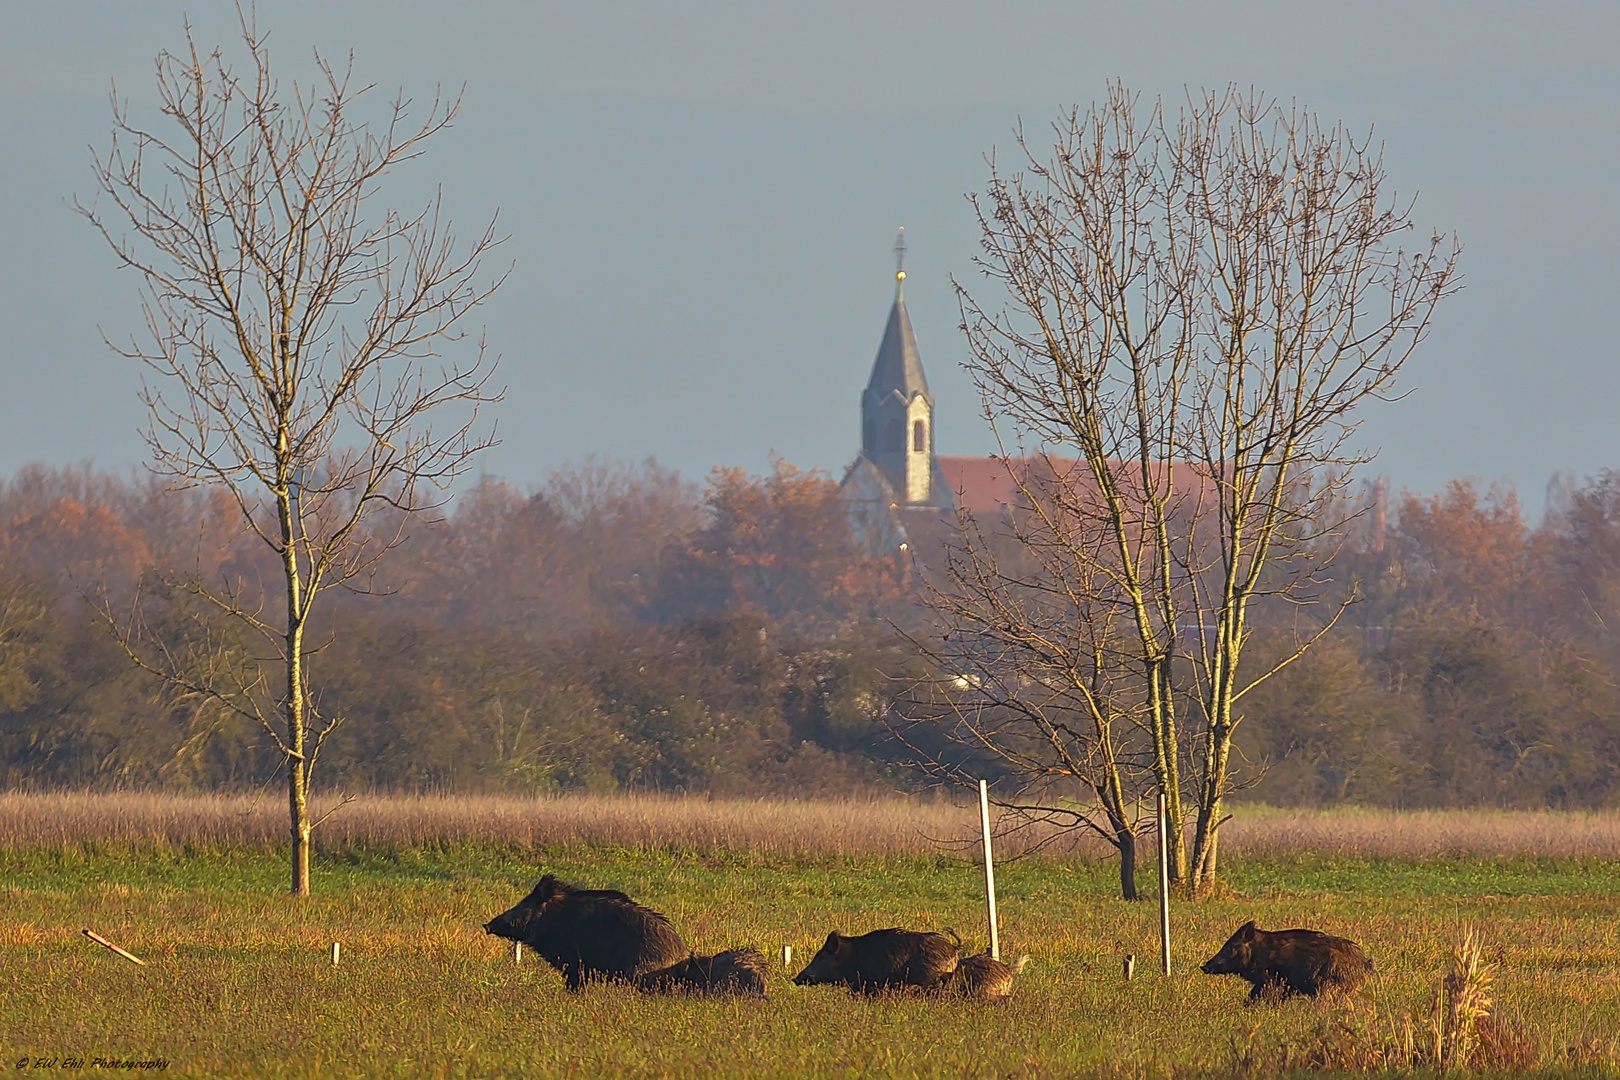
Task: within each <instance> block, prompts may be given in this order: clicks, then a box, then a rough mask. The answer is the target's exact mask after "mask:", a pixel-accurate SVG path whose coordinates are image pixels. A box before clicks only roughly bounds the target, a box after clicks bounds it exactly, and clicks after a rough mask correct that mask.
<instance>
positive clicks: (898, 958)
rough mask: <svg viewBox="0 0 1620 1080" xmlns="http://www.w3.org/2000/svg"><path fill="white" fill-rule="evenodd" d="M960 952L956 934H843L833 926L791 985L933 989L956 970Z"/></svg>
mask: <svg viewBox="0 0 1620 1080" xmlns="http://www.w3.org/2000/svg"><path fill="white" fill-rule="evenodd" d="M953 939H955V940H953ZM961 955H962V942H961V939H959V938H957V937H956V935H955V934H952V935H951V936H950V937H946V936H945V935H944V934H934V933H926V932H923V931H917V930H901V929H899V928H898V927H893V928H890V929H888V930H873V931H872V932H871V933H870V934H861V935H860V936H858V937H847V936H845V935H843V934H840V933H839V932H838V931H836V930H834V931H833V932H832V933H830V934H828V935H827V941H826V943H825V944H824V945H822V946H821V951H820V952H818V953H816V955H815V958H814V959H812V960H811V961H810V963H809V964H807V965H805V968H804V970H803V971H801V972H799V973H798V974H797V975H795V976H794V977H793V984H794V985H795V986H826V985H828V984H840V985H843V986H847V987H849V988H850V989H851V990H855V991H858V992H860V993H863V994H875V993H879V992H881V991H884V990H899V989H903V988H907V987H920V988H922V989H924V990H934V989H937V988H938V987H939V985H940V983H941V982H943V981H944V980H945V977H946V976H947V975H949V974H950V973H951V972H953V971H955V970H956V962H957V959H958V958H959V957H960V956H961Z"/></svg>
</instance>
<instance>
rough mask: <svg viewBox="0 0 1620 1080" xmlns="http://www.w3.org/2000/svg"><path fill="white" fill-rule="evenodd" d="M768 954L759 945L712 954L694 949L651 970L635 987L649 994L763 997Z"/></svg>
mask: <svg viewBox="0 0 1620 1080" xmlns="http://www.w3.org/2000/svg"><path fill="white" fill-rule="evenodd" d="M766 970H767V968H766V962H765V956H764V954H762V953H761V952H760V951H759V950H758V949H727V950H726V951H725V952H723V953H716V954H715V955H713V956H699V955H697V954H696V953H693V954H692V955H691V956H689V957H687V958H686V959H685V960H682V961H681V962H680V963H678V964H671V965H670V966H669V967H666V968H659V969H658V970H657V971H649V972H647V973H646V974H645V975H642V976H640V977H639V978H637V979H636V988H637V989H639V990H644V991H646V992H647V993H649V994H672V993H673V994H704V995H707V996H709V997H764V996H765V973H766Z"/></svg>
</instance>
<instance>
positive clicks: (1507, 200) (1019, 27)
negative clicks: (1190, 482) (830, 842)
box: [0, 0, 1620, 515]
mask: <svg viewBox="0 0 1620 1080" xmlns="http://www.w3.org/2000/svg"><path fill="white" fill-rule="evenodd" d="M235 10H236V9H235V7H234V6H233V5H231V4H221V3H213V2H209V3H197V2H193V3H190V4H179V3H169V2H156V0H152V2H145V0H124V2H120V3H116V4H114V3H107V2H97V3H86V2H75V0H52V2H49V3H47V2H43V0H41V2H33V3H17V2H12V0H0V376H3V379H4V381H3V383H0V477H3V476H9V475H11V474H13V473H14V472H15V471H16V470H17V469H19V468H21V467H22V466H24V465H25V464H27V463H30V462H43V463H45V464H48V465H70V464H78V463H83V462H91V463H93V464H94V465H95V466H97V467H101V468H107V469H112V470H115V471H125V472H127V471H129V470H133V469H136V468H138V467H140V465H141V463H142V462H143V461H144V460H145V447H144V445H143V444H142V442H141V439H140V437H139V429H140V427H141V425H142V419H143V412H142V407H141V405H140V403H139V400H138V397H137V394H138V391H139V388H140V384H141V372H140V371H139V369H137V368H136V367H134V366H133V365H132V364H131V363H130V362H129V361H126V360H123V359H120V358H119V357H117V356H116V355H114V354H113V353H111V352H110V351H109V350H108V348H107V346H106V345H105V344H104V342H103V334H105V335H106V336H108V337H112V338H119V337H127V336H128V335H129V334H131V333H133V332H135V331H137V330H138V329H139V306H138V293H137V285H138V283H137V281H136V280H135V278H134V277H133V275H132V274H131V273H129V272H128V271H120V270H118V269H117V267H116V265H115V264H114V261H113V259H112V257H111V254H110V252H109V251H108V249H107V248H106V246H105V245H104V243H103V242H102V241H101V240H100V239H99V238H98V237H97V236H96V235H95V234H94V233H93V232H92V231H91V229H90V228H89V226H88V225H87V224H86V223H85V222H84V221H83V220H81V219H80V218H78V217H77V216H75V214H74V213H73V212H72V210H71V208H70V203H71V201H72V199H73V197H74V196H75V195H77V196H78V197H79V198H81V199H88V198H91V197H93V196H94V194H95V189H94V182H93V180H92V177H91V174H90V151H91V148H92V147H95V148H105V147H106V146H107V144H108V141H109V133H110V110H109V101H108V95H109V90H110V88H111V87H113V86H116V90H117V93H118V95H119V97H120V98H122V99H126V100H128V101H129V103H130V105H131V107H132V108H134V109H136V110H137V111H138V110H140V109H142V108H149V107H151V105H152V104H153V102H154V101H155V91H154V88H153V77H152V76H153V58H154V57H155V56H156V54H157V53H158V52H159V51H160V50H162V49H165V48H170V49H174V48H178V47H180V45H181V44H182V42H183V34H182V28H183V23H184V20H185V19H187V18H189V19H190V21H191V23H192V25H193V27H194V32H195V34H196V36H197V38H198V40H199V41H200V42H203V43H209V44H212V43H218V44H220V45H223V46H225V48H226V52H227V55H228V56H229V55H235V56H238V57H240V56H241V48H240V43H239V41H238V40H237V35H236V14H235ZM257 13H258V20H259V24H260V26H261V27H262V28H264V29H268V30H269V31H270V33H271V38H270V43H271V50H272V58H273V63H274V64H275V65H276V67H277V69H278V71H280V72H283V73H285V74H286V77H288V78H289V79H290V78H295V77H296V78H302V77H304V76H305V74H307V72H308V70H309V57H310V55H311V50H312V49H319V50H321V51H322V52H323V53H325V54H326V55H328V56H335V57H343V56H346V55H347V54H348V53H350V52H351V51H352V53H353V56H354V63H355V68H356V71H357V74H358V75H359V76H360V77H361V78H363V79H364V80H366V81H368V82H375V83H377V84H378V86H379V89H380V90H382V91H385V92H390V93H391V92H393V91H394V90H396V89H399V88H403V89H404V91H405V92H406V93H407V94H408V95H410V96H412V97H413V98H415V99H417V100H422V99H424V98H427V97H430V96H431V95H432V93H433V92H434V90H435V88H436V87H440V86H442V87H446V88H450V89H451V90H456V89H461V88H464V99H463V105H462V111H461V113H460V115H459V117H458V119H457V122H456V124H455V126H454V127H453V128H452V129H451V130H449V131H447V132H445V133H444V134H443V135H442V136H440V137H439V138H438V139H437V140H436V142H435V143H434V144H432V145H430V147H429V151H428V154H427V156H426V157H425V158H423V159H422V160H420V161H418V162H415V163H413V164H411V165H410V166H408V167H407V168H406V169H404V170H402V171H401V172H400V173H399V174H398V175H397V176H391V177H389V178H388V180H387V183H386V185H385V188H384V193H383V197H384V198H385V199H389V200H390V201H393V200H392V198H391V197H393V196H396V195H397V201H398V204H399V205H404V206H409V205H413V204H414V203H415V202H416V201H418V200H419V199H420V198H421V197H423V196H424V194H425V193H427V192H429V191H431V190H433V189H434V188H435V187H439V188H442V190H443V192H444V197H445V203H446V206H447V207H448V208H449V210H450V211H451V213H452V216H453V217H454V219H455V221H456V222H457V225H458V229H459V231H461V232H462V234H463V235H469V234H476V233H477V232H478V231H479V230H480V228H481V227H482V226H483V224H484V223H485V222H487V220H488V219H489V218H490V217H491V216H492V215H496V214H498V221H499V226H500V229H501V230H502V231H503V232H504V233H506V234H507V235H508V236H509V239H508V240H507V242H506V243H505V245H504V246H503V247H502V249H501V252H502V257H503V258H504V259H506V260H509V261H510V263H511V265H512V272H511V275H510V277H509V278H508V279H507V281H506V283H505V285H504V286H503V288H502V289H501V290H500V292H499V293H498V294H497V295H496V297H495V298H494V299H492V300H491V301H490V302H489V304H488V305H487V307H486V308H485V309H484V311H483V313H482V324H483V326H484V328H485V331H486V334H487V339H488V342H489V345H490V347H491V349H492V350H493V351H495V352H496V353H498V354H499V355H500V357H501V365H500V370H499V376H498V381H499V382H500V383H502V384H504V385H505V386H506V388H507V390H506V397H505V401H504V402H503V403H502V404H501V405H500V406H499V407H498V420H499V437H500V438H501V440H502V441H501V444H500V445H499V446H498V447H496V448H495V449H494V450H492V451H490V452H489V455H488V459H487V463H486V468H487V470H488V471H489V472H490V473H492V474H494V475H498V476H502V477H505V478H506V479H508V480H510V481H511V482H512V483H514V484H516V485H518V486H519V487H521V488H525V489H530V488H534V487H536V486H537V485H539V484H540V483H542V482H543V481H544V478H545V476H546V474H547V473H548V471H549V470H552V469H555V468H557V467H559V466H562V465H565V464H568V463H571V462H579V461H581V460H583V459H584V458H586V457H588V456H590V455H596V456H598V457H604V458H624V459H642V458H645V457H648V456H653V457H656V458H657V459H658V460H659V461H661V462H662V463H664V464H665V465H668V466H673V467H675V468H677V469H679V470H680V471H681V472H682V473H683V474H684V475H686V476H688V477H690V478H693V479H701V478H702V477H703V476H704V475H705V474H706V473H707V472H708V470H709V469H710V468H711V467H713V466H719V465H724V466H732V465H739V466H743V467H745V468H748V469H749V470H751V471H761V470H764V469H767V468H769V466H770V461H771V458H772V455H780V456H782V457H784V458H785V459H787V460H788V461H790V462H792V463H794V464H796V465H799V466H801V467H805V468H810V467H816V468H821V469H825V470H827V471H828V472H830V473H832V474H833V475H835V476H837V475H839V474H840V473H841V470H842V469H843V467H844V466H845V465H847V464H848V463H849V462H850V460H852V458H853V456H854V453H855V450H856V449H857V447H858V442H859V396H860V392H861V390H862V388H863V387H864V385H865V383H866V379H867V377H868V375H869V373H870V370H871V365H872V361H873V358H874V356H875V354H876V351H877V346H878V342H879V339H880V337H881V335H882V331H883V325H884V321H885V318H886V315H887V311H888V307H889V304H890V302H891V300H892V296H893V259H892V255H891V250H890V249H891V246H892V244H893V242H894V230H895V228H896V227H897V226H901V225H903V226H905V229H906V237H907V242H908V245H909V249H910V251H909V255H908V257H907V262H906V271H907V281H906V298H907V304H908V307H909V309H910V313H911V317H912V323H913V325H914V327H915V329H916V333H917V338H918V343H919V348H920V350H921V354H922V358H923V362H924V365H925V367H926V369H927V371H928V377H929V382H930V387H931V389H932V390H933V392H934V395H935V399H936V435H937V449H938V451H939V452H940V453H944V454H983V453H988V452H991V451H992V450H993V448H994V442H993V439H992V436H991V433H990V431H989V429H988V427H987V426H986V424H985V422H984V420H983V419H982V417H981V416H980V412H979V406H978V401H977V398H976V395H975V393H974V391H973V388H972V385H971V383H970V382H969V379H968V377H967V374H966V373H965V372H964V371H963V370H962V369H961V367H960V364H961V363H962V361H963V360H964V359H965V344H964V341H963V338H962V334H961V332H960V330H959V329H958V322H959V315H958V311H957V306H956V300H955V296H954V293H953V291H952V285H951V281H952V278H953V276H954V278H955V279H956V280H957V281H960V282H962V283H963V284H964V285H966V286H967V287H968V288H970V289H972V290H976V291H979V290H985V289H987V288H988V285H987V283H985V282H984V281H983V280H982V279H980V278H978V277H977V275H976V273H975V270H974V268H973V263H972V260H973V257H974V255H975V254H976V252H977V238H976V228H977V227H976V224H975V221H974V218H973V215H972V211H971V208H970V206H969V204H968V201H967V195H968V194H969V193H971V192H973V191H978V190H983V188H984V186H985V181H986V177H987V175H988V167H987V165H986V157H987V155H990V154H992V153H995V154H999V155H1000V156H1001V160H1004V161H1005V160H1007V158H1008V156H1009V147H1010V145H1011V144H1012V141H1013V132H1014V130H1015V128H1016V126H1017V125H1018V124H1019V123H1022V124H1023V125H1024V126H1025V128H1026V129H1027V130H1030V131H1032V132H1034V131H1039V130H1040V129H1042V128H1043V127H1044V126H1045V125H1046V124H1048V123H1049V122H1050V121H1051V120H1052V119H1053V118H1054V117H1055V116H1056V115H1057V114H1058V112H1059V110H1060V109H1062V108H1065V107H1067V106H1069V105H1075V104H1078V105H1080V106H1082V107H1084V106H1085V105H1087V104H1089V103H1090V102H1092V101H1094V100H1097V99H1099V98H1101V97H1102V96H1103V95H1104V94H1105V93H1106V90H1107V86H1108V83H1109V81H1110V80H1115V79H1118V80H1123V82H1124V83H1125V85H1126V86H1128V87H1129V88H1131V89H1133V90H1137V91H1140V92H1142V93H1144V94H1146V95H1148V96H1150V97H1151V96H1160V95H1162V96H1164V97H1165V98H1167V99H1171V100H1179V99H1180V98H1182V97H1183V96H1184V95H1185V93H1186V92H1187V90H1188V89H1189V88H1191V89H1192V90H1194V91H1197V90H1198V89H1199V88H1202V87H1222V86H1225V85H1227V84H1237V85H1239V86H1242V87H1250V86H1253V87H1257V88H1259V89H1262V90H1264V91H1266V92H1268V93H1270V94H1273V95H1276V96H1278V97H1280V98H1282V99H1284V100H1293V101H1298V102H1299V103H1300V104H1302V105H1304V106H1306V107H1308V108H1309V109H1311V110H1313V111H1315V112H1316V113H1318V114H1319V115H1320V116H1321V117H1323V118H1324V119H1325V120H1328V121H1335V120H1338V121H1343V122H1345V123H1346V124H1347V125H1349V126H1350V127H1351V128H1353V129H1356V130H1365V129H1368V128H1371V129H1373V130H1374V131H1375V132H1376V133H1377V136H1378V137H1379V138H1380V139H1381V140H1382V141H1383V143H1384V147H1385V163H1386V167H1387V170H1388V174H1389V177H1390V181H1391V183H1392V184H1393V186H1394V187H1395V188H1397V189H1398V190H1399V191H1400V192H1402V193H1410V194H1413V195H1415V196H1416V197H1417V203H1416V209H1415V212H1414V217H1415V219H1416V220H1417V221H1418V222H1419V223H1420V224H1421V225H1422V226H1424V227H1425V228H1429V227H1433V228H1437V229H1439V230H1441V231H1443V232H1446V233H1455V234H1456V235H1457V236H1458V237H1459V238H1460V239H1461V241H1462V243H1463V245H1464V251H1463V256H1462V261H1461V270H1462V274H1463V279H1464V283H1465V288H1464V289H1463V291H1462V292H1461V293H1460V294H1459V295H1457V296H1455V297H1453V298H1452V299H1450V300H1449V301H1447V302H1446V303H1445V304H1444V305H1443V306H1442V308H1441V309H1440V311H1439V312H1438V314H1437V316H1436V323H1435V327H1434V330H1433V332H1432V334H1431V336H1430V337H1429V339H1428V340H1427V341H1426V342H1425V343H1424V344H1423V345H1422V346H1421V347H1420V348H1419V350H1418V352H1417V353H1416V354H1415V355H1414V357H1413V359H1412V360H1411V361H1410V363H1409V366H1408V368H1407V371H1406V373H1405V378H1404V383H1403V385H1404V387H1405V388H1406V389H1407V390H1408V391H1410V393H1409V394H1408V396H1406V397H1405V398H1404V399H1402V400H1400V401H1397V402H1392V403H1378V404H1376V405H1375V406H1372V407H1369V408H1368V409H1367V410H1366V411H1365V412H1364V414H1363V420H1364V424H1363V428H1362V430H1361V433H1360V434H1361V437H1362V438H1363V439H1364V440H1365V443H1366V445H1368V446H1369V447H1372V448H1376V449H1377V450H1378V451H1379V456H1378V458H1377V461H1376V463H1375V464H1374V465H1373V466H1371V467H1370V469H1369V471H1368V473H1367V475H1374V474H1381V475H1383V476H1386V477H1388V478H1389V480H1390V481H1391V483H1392V484H1393V486H1394V487H1395V489H1396V490H1400V489H1409V490H1412V491H1417V492H1432V491H1435V490H1438V489H1439V488H1441V487H1443V486H1444V485H1445V484H1446V483H1447V481H1449V480H1451V479H1452V478H1455V477H1463V476H1474V477H1479V478H1481V479H1483V480H1484V481H1486V482H1490V481H1495V480H1507V481H1510V482H1512V483H1514V484H1516V485H1517V486H1518V489H1519V492H1520V497H1521V499H1522V500H1523V502H1524V503H1525V504H1526V506H1527V507H1528V508H1529V510H1530V512H1531V513H1532V515H1534V514H1535V513H1537V512H1539V509H1540V507H1541V504H1542V500H1543V494H1544V491H1545V488H1546V484H1547V482H1548V479H1549V478H1550V477H1551V476H1552V475H1553V474H1554V473H1555V472H1560V471H1562V472H1567V473H1569V474H1572V475H1573V476H1574V477H1575V479H1576V480H1581V479H1584V478H1585V477H1587V476H1589V475H1592V474H1594V473H1596V472H1597V471H1598V470H1600V469H1603V468H1605V467H1620V424H1616V423H1615V422H1614V421H1613V414H1614V411H1615V403H1616V402H1617V401H1620V364H1617V363H1616V359H1617V357H1616V355H1615V354H1616V346H1615V344H1614V340H1613V336H1612V334H1610V333H1609V332H1608V331H1609V328H1610V325H1611V323H1612V321H1613V318H1612V317H1613V313H1614V312H1615V311H1616V310H1617V308H1620V304H1617V302H1616V286H1617V284H1620V199H1617V198H1616V197H1615V195H1616V192H1615V182H1616V181H1615V178H1616V176H1617V175H1620V169H1617V165H1620V160H1617V159H1620V108H1616V105H1617V104H1620V59H1617V58H1620V9H1617V8H1615V7H1613V6H1612V5H1606V4H1547V3H1542V4H1535V5H1532V4H1500V3H1489V2H1485V0H1470V2H1466V3H1443V2H1437V3H1411V2H1403V3H1388V4H1382V3H1356V2H1343V3H1336V4H1325V3H1304V2H1292V3H1257V2H1233V3H1209V2H1200V3H1186V4H1175V3H1136V4H1119V3H1117V2H1111V3H1107V4H1097V3H1084V2H1075V0H1069V2H1062V3H1019V2H1016V0H1002V2H998V3H996V4H988V3H978V4H974V3H964V2H959V0H934V2H930V3H914V4H912V3H883V2H874V0H860V2H847V3H846V2H843V0H820V2H818V3H816V4H791V5H790V4H781V3H760V2H758V0H751V2H739V3H708V2H701V0H683V2H682V3H679V4H677V3H660V4H651V3H633V2H629V3H599V4H581V3H573V2H570V3H544V2H521V3H479V2H476V0H467V2H463V3H457V4H453V5H452V4H447V3H426V2H406V0H393V2H389V3H382V2H364V3H361V2H343V0H327V2H323V3H319V4H313V3H309V4H306V3H279V2H261V3H260V4H259V5H258V8H257ZM1605 312H1608V313H1610V314H1609V315H1605Z"/></svg>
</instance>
